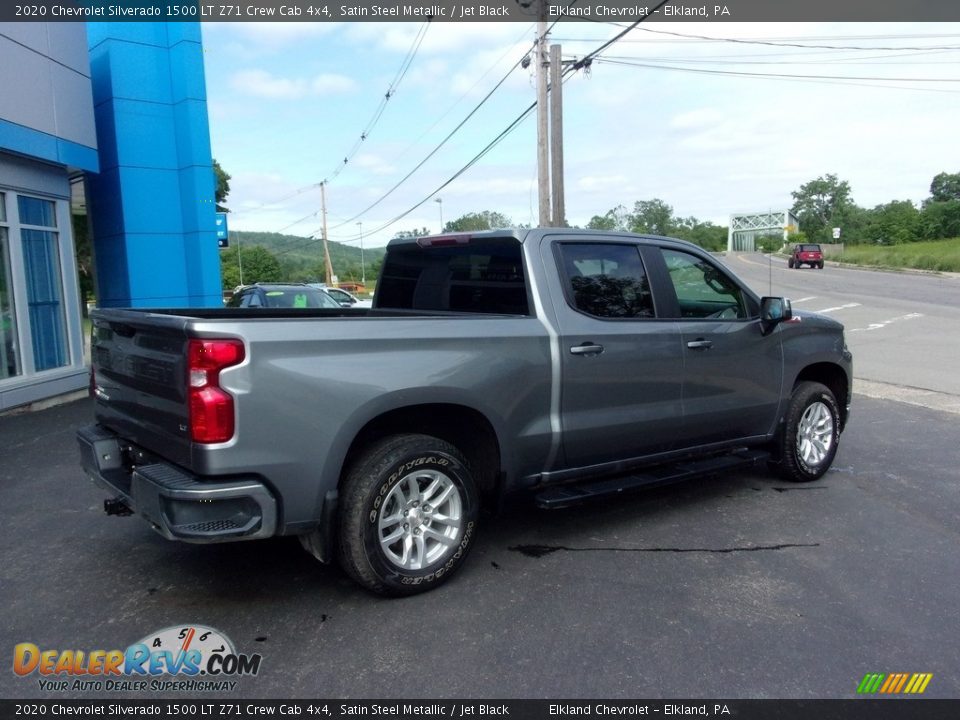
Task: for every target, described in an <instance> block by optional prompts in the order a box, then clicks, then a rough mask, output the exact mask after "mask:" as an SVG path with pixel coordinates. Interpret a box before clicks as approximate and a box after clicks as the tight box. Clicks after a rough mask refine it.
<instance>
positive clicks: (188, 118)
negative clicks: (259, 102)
mask: <svg viewBox="0 0 960 720" xmlns="http://www.w3.org/2000/svg"><path fill="white" fill-rule="evenodd" d="M88 38H89V46H90V57H91V66H90V67H91V79H92V84H93V88H94V104H95V113H96V119H97V142H98V145H99V147H100V149H101V164H102V167H103V171H102V172H101V173H100V175H99V176H95V177H91V178H90V179H89V186H90V188H91V195H92V197H91V198H90V203H91V219H92V222H93V229H94V233H93V235H94V243H95V249H96V253H95V256H96V259H97V278H98V293H97V294H98V299H101V302H102V304H104V305H105V306H110V307H191V306H194V307H196V306H199V307H209V306H218V305H220V304H221V292H220V262H219V251H218V250H217V240H216V221H215V212H216V205H215V202H214V177H213V160H212V156H211V152H210V129H209V124H208V119H207V106H206V83H205V81H204V75H203V55H202V45H201V44H200V26H199V23H181V22H178V23H90V24H89V32H88ZM101 258H103V261H102V262H101ZM121 273H122V275H121Z"/></svg>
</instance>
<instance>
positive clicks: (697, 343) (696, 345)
mask: <svg viewBox="0 0 960 720" xmlns="http://www.w3.org/2000/svg"><path fill="white" fill-rule="evenodd" d="M687 347H688V348H690V349H691V350H708V349H709V348H712V347H713V340H704V339H703V338H697V339H696V340H691V341H690V342H688V343H687Z"/></svg>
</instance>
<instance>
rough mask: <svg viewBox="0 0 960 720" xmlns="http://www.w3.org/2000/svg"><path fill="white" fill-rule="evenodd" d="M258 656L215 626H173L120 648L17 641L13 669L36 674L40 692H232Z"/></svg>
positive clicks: (256, 664) (253, 669) (252, 669)
mask: <svg viewBox="0 0 960 720" xmlns="http://www.w3.org/2000/svg"><path fill="white" fill-rule="evenodd" d="M261 660H262V657H261V656H260V655H259V654H252V655H245V654H242V653H238V652H237V651H236V649H235V648H234V645H233V642H232V641H231V640H230V639H229V638H228V637H227V636H226V635H224V634H223V633H221V632H220V631H219V630H215V629H213V628H211V627H205V626H203V625H177V626H173V627H168V628H164V629H163V630H160V631H159V632H155V633H150V634H149V635H147V636H146V637H145V638H143V639H142V640H140V641H139V642H136V643H134V644H133V645H130V646H129V647H127V648H126V649H125V650H73V649H69V650H58V649H41V648H40V647H39V646H37V645H36V644H34V643H29V642H24V643H19V644H18V645H16V646H15V647H14V649H13V671H14V673H16V674H17V675H19V676H21V677H31V676H34V675H37V676H39V677H38V678H37V682H38V683H39V687H40V690H45V691H53V692H56V691H60V692H64V691H68V690H69V691H78V690H79V691H93V692H104V691H113V692H115V691H118V690H120V691H123V690H133V691H146V690H149V691H152V692H156V691H167V692H169V691H182V692H202V691H212V690H220V691H223V690H234V689H236V687H237V685H238V680H237V679H236V678H238V677H241V676H244V675H256V674H257V673H258V672H259V671H260V661H261Z"/></svg>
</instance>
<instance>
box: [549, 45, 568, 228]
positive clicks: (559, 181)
mask: <svg viewBox="0 0 960 720" xmlns="http://www.w3.org/2000/svg"><path fill="white" fill-rule="evenodd" d="M560 71H561V62H560V46H559V45H551V46H550V180H551V183H550V185H551V194H552V195H553V222H552V223H551V225H553V227H564V226H565V224H566V208H565V207H564V205H565V203H564V198H563V193H564V189H563V78H562V73H561V72H560Z"/></svg>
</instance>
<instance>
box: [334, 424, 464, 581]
mask: <svg viewBox="0 0 960 720" xmlns="http://www.w3.org/2000/svg"><path fill="white" fill-rule="evenodd" d="M478 510H479V502H478V497H477V490H476V484H475V483H474V480H473V476H472V474H471V472H470V469H469V467H468V465H467V462H466V460H465V459H464V457H463V455H462V454H461V453H460V451H459V450H458V449H457V448H455V447H454V446H453V445H451V444H449V443H447V442H445V441H443V440H440V439H438V438H435V437H431V436H429V435H414V434H405V435H395V436H393V437H389V438H386V439H384V440H381V441H380V442H378V443H376V444H374V445H372V446H371V447H370V448H368V449H367V450H366V451H365V452H364V453H363V454H362V455H361V457H360V458H359V459H358V460H357V462H356V463H354V465H353V467H352V468H351V470H350V471H349V473H348V475H347V477H346V480H345V481H344V484H343V488H342V490H341V516H340V562H341V565H342V566H343V568H344V570H345V571H346V572H347V574H348V575H350V576H351V577H352V578H353V579H354V580H356V581H357V582H358V583H360V584H361V585H363V586H364V587H365V588H367V589H368V590H371V591H373V592H375V593H379V594H381V595H393V596H398V595H413V594H414V593H419V592H424V591H426V590H430V589H432V588H434V587H436V586H438V585H439V584H440V583H442V582H443V581H445V580H446V579H447V578H448V577H450V576H451V575H452V574H453V573H454V572H455V571H456V570H457V569H458V568H459V567H460V565H461V564H462V563H463V560H464V558H465V557H466V555H467V552H468V551H469V549H470V546H471V545H472V543H473V538H474V536H475V534H476V526H477V516H478Z"/></svg>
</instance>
